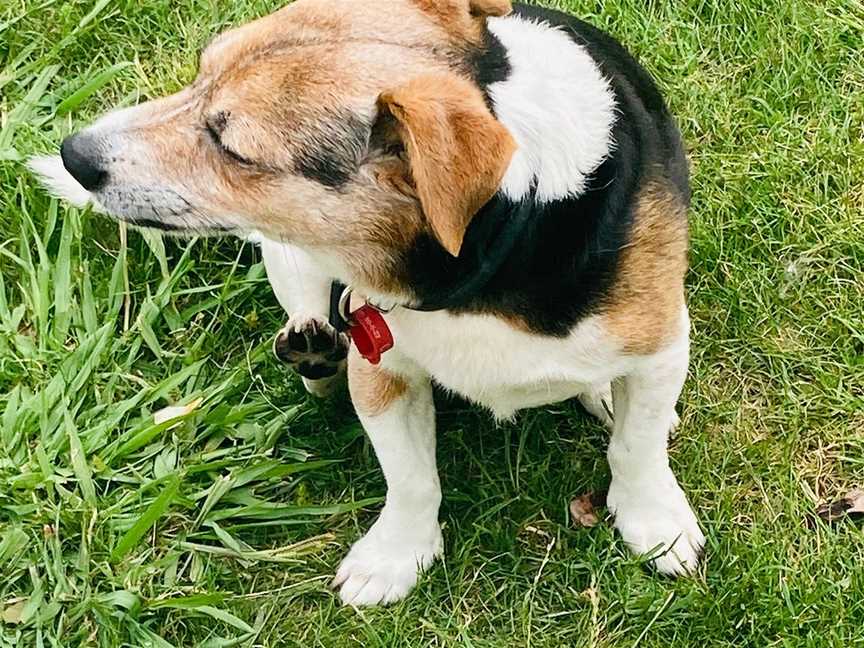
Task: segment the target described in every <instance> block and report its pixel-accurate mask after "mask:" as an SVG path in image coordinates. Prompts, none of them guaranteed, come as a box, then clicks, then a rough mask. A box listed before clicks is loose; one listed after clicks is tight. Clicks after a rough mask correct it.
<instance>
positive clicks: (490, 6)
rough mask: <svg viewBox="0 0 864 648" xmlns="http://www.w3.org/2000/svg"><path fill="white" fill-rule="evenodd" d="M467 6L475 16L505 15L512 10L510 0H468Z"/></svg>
mask: <svg viewBox="0 0 864 648" xmlns="http://www.w3.org/2000/svg"><path fill="white" fill-rule="evenodd" d="M468 6H469V8H470V9H471V13H472V14H473V15H475V16H506V15H507V14H510V13H512V12H513V3H512V2H510V0H469V2H468Z"/></svg>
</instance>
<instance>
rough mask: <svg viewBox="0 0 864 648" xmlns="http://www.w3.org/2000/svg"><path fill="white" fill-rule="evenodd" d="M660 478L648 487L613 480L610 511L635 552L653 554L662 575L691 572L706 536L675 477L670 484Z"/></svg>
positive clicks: (610, 492)
mask: <svg viewBox="0 0 864 648" xmlns="http://www.w3.org/2000/svg"><path fill="white" fill-rule="evenodd" d="M670 477H671V474H670ZM663 481H664V482H665V483H664V484H662V485H660V486H658V485H657V484H656V483H655V484H652V485H651V486H647V487H645V486H644V485H643V486H642V487H638V486H636V485H622V484H620V483H619V484H616V483H615V482H614V481H613V483H612V486H611V487H610V489H609V496H608V505H609V510H610V511H611V512H612V513H613V514H614V516H615V528H617V529H618V531H619V532H620V533H621V537H622V538H623V539H624V542H626V543H627V546H629V547H630V549H631V550H632V551H633V552H634V553H636V554H638V555H643V554H650V555H651V556H654V558H653V559H652V563H653V564H654V566H655V567H656V568H657V570H658V571H660V572H661V573H663V574H669V575H672V576H679V575H683V574H690V573H693V572H694V571H695V570H696V568H697V567H698V565H699V559H700V556H701V554H702V550H703V548H704V546H705V535H704V534H703V533H702V530H701V529H700V528H699V522H698V521H697V520H696V516H695V515H694V514H693V511H692V509H691V508H690V505H689V504H688V503H687V498H686V497H685V496H684V492H683V491H682V490H681V488H680V487H679V486H678V484H677V483H676V482H675V481H674V477H672V483H671V484H670V483H669V482H668V481H667V480H663Z"/></svg>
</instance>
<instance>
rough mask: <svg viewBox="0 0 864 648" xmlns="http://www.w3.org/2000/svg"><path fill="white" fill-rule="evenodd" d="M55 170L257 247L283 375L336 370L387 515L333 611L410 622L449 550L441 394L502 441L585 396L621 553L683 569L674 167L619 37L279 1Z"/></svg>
mask: <svg viewBox="0 0 864 648" xmlns="http://www.w3.org/2000/svg"><path fill="white" fill-rule="evenodd" d="M61 153H62V156H61V157H56V158H42V159H38V160H34V161H33V163H32V165H33V167H34V169H36V170H37V172H39V173H40V174H41V175H42V176H43V177H44V179H45V182H46V184H47V185H48V186H49V187H51V188H53V190H55V191H56V192H57V193H58V194H59V195H61V196H64V197H66V198H68V199H69V200H71V201H73V202H77V203H87V202H90V203H92V204H93V205H94V206H95V207H96V208H97V209H99V210H101V211H103V212H106V213H108V214H110V215H112V216H114V217H116V218H118V219H120V220H123V221H125V222H127V223H131V224H132V225H138V226H142V227H152V228H158V229H160V230H164V231H173V232H181V233H182V232H192V233H196V234H201V233H205V234H226V233H231V234H236V235H241V236H248V235H250V234H252V233H257V236H258V237H259V240H260V242H261V245H262V249H263V255H264V259H265V262H266V265H267V270H268V275H269V277H270V281H271V283H272V284H273V288H274V290H275V292H276V295H277V297H278V298H279V301H280V302H281V303H282V305H283V306H284V308H285V309H286V311H287V312H288V313H289V315H290V319H289V320H288V325H287V327H286V329H285V330H284V331H283V332H282V333H281V334H280V336H279V337H278V339H277V342H276V347H277V352H278V353H279V354H280V355H281V356H282V357H283V358H286V359H287V360H289V361H290V362H292V363H294V365H295V368H296V369H297V370H298V371H299V372H300V373H301V374H303V375H304V378H305V382H306V385H307V387H308V388H309V389H310V391H313V392H323V391H326V389H327V388H328V387H329V384H330V383H331V382H332V381H333V380H335V379H336V378H338V375H337V374H338V372H339V371H340V370H341V368H342V367H343V366H344V365H346V364H347V373H348V382H349V387H350V393H351V398H352V400H353V402H354V405H355V407H356V410H357V413H358V414H359V416H360V420H361V421H362V423H363V426H364V428H365V430H366V432H367V433H368V435H369V438H370V440H371V442H372V444H373V446H374V448H375V452H376V455H377V457H378V460H379V461H380V464H381V468H382V469H383V471H384V477H385V478H386V481H387V498H386V503H385V505H384V507H383V509H382V511H381V514H380V516H379V517H378V519H377V521H376V522H375V523H374V524H373V525H372V527H371V528H370V529H369V531H368V532H367V533H366V535H365V536H364V537H363V538H361V539H360V540H359V541H358V542H357V543H356V544H355V545H354V546H353V548H352V549H351V551H350V552H349V553H348V555H347V557H346V558H345V559H344V561H343V562H342V564H341V566H340V567H339V570H338V573H337V574H336V578H335V581H334V585H335V586H337V587H338V588H339V593H340V596H341V598H342V600H343V601H345V602H346V603H349V604H355V605H361V604H376V603H389V602H392V601H396V600H399V599H401V598H403V597H404V596H406V595H407V594H408V592H409V591H410V590H411V588H412V587H413V586H414V584H415V583H416V581H417V575H418V572H419V571H421V570H423V569H425V568H427V567H429V565H431V564H432V562H433V561H434V560H435V558H436V557H437V556H439V555H440V554H441V552H442V550H443V541H442V535H441V529H440V526H439V523H438V508H439V504H440V501H441V488H440V484H439V480H438V474H437V470H436V465H435V407H434V404H433V398H432V385H433V383H437V384H438V385H440V386H441V387H443V388H444V389H447V390H450V391H452V392H455V393H457V394H460V395H461V396H463V397H465V398H467V399H469V400H471V401H473V402H474V403H477V404H479V405H482V406H484V407H485V408H487V409H488V410H489V411H490V412H491V413H492V414H493V415H494V416H495V417H496V418H498V419H508V418H510V417H512V416H513V415H514V414H515V413H516V412H518V411H519V410H521V409H523V408H527V407H534V406H539V405H544V404H548V403H555V402H560V401H564V400H567V399H570V398H574V397H576V398H579V399H580V401H581V402H582V404H583V405H584V406H585V408H586V409H587V410H588V411H589V412H590V413H592V414H594V415H595V416H597V417H598V418H599V419H600V420H601V421H603V422H604V423H605V424H606V425H607V426H608V427H609V428H610V430H611V441H610V443H609V451H608V458H609V464H610V467H611V472H612V483H611V486H610V489H609V495H608V505H609V509H610V511H611V512H612V513H613V514H614V520H615V526H616V528H617V529H618V531H619V532H620V533H621V536H622V537H623V539H624V541H625V542H626V543H627V545H629V547H630V548H631V549H632V550H633V551H634V552H636V553H646V552H654V553H653V555H655V556H656V557H655V558H654V564H655V565H656V568H657V569H658V570H659V571H660V572H663V573H666V574H683V573H687V572H691V571H693V570H694V569H695V568H696V567H697V563H698V560H699V555H700V552H701V550H702V547H703V544H704V542H705V540H704V537H703V535H702V532H701V531H700V528H699V524H698V522H697V520H696V517H695V516H694V514H693V511H692V510H691V508H690V506H689V504H688V502H687V498H686V497H685V495H684V492H683V491H682V490H681V488H680V487H679V485H678V482H677V481H676V479H675V476H674V475H673V474H672V471H671V470H670V467H669V460H668V456H667V450H666V448H667V440H668V437H669V433H670V430H671V429H672V428H673V427H674V426H675V425H676V424H677V416H676V413H675V406H676V401H677V400H678V396H679V394H680V392H681V387H682V384H683V382H684V379H685V376H686V374H687V365H688V329H689V325H688V317H687V307H686V305H685V301H684V274H685V271H686V267H687V214H686V212H687V207H688V202H689V188H688V168H687V162H686V158H685V154H684V151H683V147H682V144H681V138H680V136H679V132H678V129H677V128H676V125H675V123H674V121H673V119H672V117H671V116H670V114H669V112H668V110H667V108H666V106H665V104H664V102H663V99H662V98H661V96H660V93H659V92H658V90H657V88H656V87H655V85H654V83H653V82H652V80H651V79H650V78H649V76H648V74H647V73H646V72H645V70H643V69H642V68H641V67H640V66H639V65H638V64H637V63H636V62H635V61H634V60H633V58H631V57H630V56H629V55H628V54H627V52H625V50H624V49H623V48H622V47H621V46H620V45H619V44H618V43H617V42H616V41H615V40H613V39H612V38H611V37H609V36H607V35H605V34H604V33H602V32H600V31H598V30H597V29H595V28H593V27H591V26H589V25H587V24H585V23H584V22H581V21H579V20H577V19H575V18H572V17H570V16H567V15H564V14H561V13H557V12H554V11H548V10H544V9H540V8H537V7H531V6H525V5H519V4H517V5H512V6H511V3H510V2H509V1H508V0H297V2H294V3H292V4H290V5H288V6H287V7H285V8H284V9H282V10H280V11H277V12H276V13H274V14H272V15H270V16H268V17H265V18H262V19H260V20H257V21H255V22H253V23H251V24H249V25H246V26H244V27H241V28H239V29H234V30H231V31H229V32H227V33H225V34H223V35H222V36H219V37H218V38H216V39H215V40H214V41H213V42H212V43H211V44H210V45H209V46H208V47H207V48H206V51H205V52H204V54H203V56H202V57H201V65H200V73H199V74H198V77H197V78H196V79H195V81H194V82H193V83H192V84H191V85H189V86H188V87H187V88H185V89H183V90H181V91H180V92H178V93H177V94H174V95H172V96H169V97H166V98H163V99H159V100H156V101H151V102H148V103H145V104H143V105H140V106H137V107H134V108H130V109H126V110H121V111H118V112H114V113H112V114H109V115H107V116H106V117H104V118H103V119H101V120H99V121H98V122H96V123H95V124H93V125H92V126H90V127H89V128H86V129H85V130H83V131H81V132H80V133H78V134H77V135H75V136H73V137H70V138H69V139H67V140H66V141H65V142H64V143H63V147H62V151H61ZM334 282H338V283H339V284H342V285H344V286H350V288H346V289H345V290H344V291H342V290H337V291H335V292H334V291H332V290H331V289H332V286H333V285H334ZM337 285H338V284H337ZM331 293H333V294H331ZM331 302H338V303H337V304H336V305H335V306H334V305H333V303H331ZM334 311H335V312H337V313H341V316H340V317H337V318H335V321H334V318H333V317H331V313H333V312H334ZM360 319H363V321H362V322H361V321H359V320H360ZM342 320H347V321H348V324H349V325H350V326H351V327H352V328H351V329H350V331H351V333H352V335H354V336H355V344H352V345H350V350H349V344H348V336H347V335H345V334H343V333H342V332H340V330H339V327H338V326H334V324H337V325H338V324H339V323H341V321H342ZM357 336H359V337H361V338H363V339H362V341H361V340H360V339H358V337H357ZM391 338H392V348H390V349H389V350H388V347H389V346H391V344H390V342H391ZM358 346H359V347H360V351H362V352H363V353H362V354H361V353H360V351H358ZM363 356H366V357H363ZM346 357H347V359H346ZM367 358H368V359H367ZM376 362H377V364H375V363H376Z"/></svg>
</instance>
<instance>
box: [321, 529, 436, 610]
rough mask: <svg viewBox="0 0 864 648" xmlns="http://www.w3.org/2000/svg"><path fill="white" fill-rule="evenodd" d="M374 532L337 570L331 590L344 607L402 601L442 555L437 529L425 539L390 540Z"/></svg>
mask: <svg viewBox="0 0 864 648" xmlns="http://www.w3.org/2000/svg"><path fill="white" fill-rule="evenodd" d="M387 535H390V534H386V533H383V532H382V531H381V529H376V527H375V526H373V527H372V529H370V530H369V533H367V534H366V535H365V536H364V537H363V538H361V539H360V540H358V541H357V542H356V543H355V544H354V546H353V547H352V548H351V551H350V552H348V555H347V556H346V557H345V560H343V561H342V564H341V565H340V566H339V570H338V571H337V572H336V577H335V578H334V579H333V587H338V588H339V598H341V599H342V602H343V603H344V604H345V605H354V606H368V605H379V604H384V605H386V604H388V603H394V602H396V601H400V600H402V599H403V598H405V597H406V596H407V595H408V593H409V592H410V591H411V590H412V589H413V588H414V585H415V584H416V583H417V577H418V575H419V573H420V572H422V571H424V570H425V569H427V568H428V567H429V566H430V565H431V564H432V563H433V562H434V560H435V558H437V557H438V556H439V555H440V554H441V551H442V548H443V541H442V538H441V530H440V527H438V526H437V525H436V528H435V529H434V530H431V531H430V532H429V533H428V534H426V536H425V537H416V536H415V537H414V538H410V539H409V538H407V537H404V538H401V539H397V538H393V539H392V540H390V541H386V540H385V539H384V537H386V536H387Z"/></svg>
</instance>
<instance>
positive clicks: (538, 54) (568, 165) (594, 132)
mask: <svg viewBox="0 0 864 648" xmlns="http://www.w3.org/2000/svg"><path fill="white" fill-rule="evenodd" d="M488 24H489V30H490V31H491V32H492V33H493V34H495V36H497V37H498V39H499V40H500V41H501V43H502V44H503V45H504V47H505V48H506V50H507V58H508V60H509V62H510V66H511V74H510V76H509V77H508V78H507V79H506V80H504V81H501V82H499V83H495V84H492V85H491V86H489V96H490V97H491V99H492V102H493V104H494V106H495V113H496V115H497V117H498V119H499V120H500V121H501V122H502V123H503V124H504V125H505V126H506V127H507V129H508V130H509V131H510V133H511V134H512V135H513V138H514V139H515V140H516V143H517V144H518V145H519V148H518V150H517V151H516V154H515V155H514V156H513V160H512V162H511V164H510V167H509V168H508V170H507V173H506V175H505V176H504V181H503V183H502V185H501V189H502V190H503V191H504V193H505V194H506V195H507V196H508V197H509V198H511V199H513V200H518V199H519V198H521V197H522V196H524V195H525V194H526V193H527V192H528V191H529V190H530V188H531V185H532V183H533V182H534V181H535V180H536V182H537V199H538V200H540V201H551V200H555V199H559V198H564V197H566V196H570V195H579V194H581V193H582V192H583V191H584V190H585V182H586V179H587V178H588V176H589V175H590V174H591V173H592V172H593V171H595V170H596V169H597V167H598V166H600V164H601V163H602V162H603V160H604V159H605V158H606V157H607V156H608V155H609V153H610V151H611V150H612V148H613V146H614V142H613V141H612V126H613V124H614V123H615V98H614V95H613V93H612V90H611V88H610V87H609V82H608V81H607V80H606V79H605V78H604V77H603V74H602V73H601V72H600V69H599V68H598V67H597V64H596V63H595V62H594V60H593V59H592V58H591V57H590V56H589V54H588V53H587V52H586V51H585V49H584V48H583V47H581V46H580V45H578V44H577V43H575V42H574V41H573V39H572V38H570V37H569V36H568V35H567V34H566V33H565V32H564V31H563V30H561V29H558V28H556V27H552V26H550V25H549V24H547V23H543V22H540V23H538V22H534V21H531V20H526V19H523V18H520V17H518V16H507V17H504V18H490V19H489V21H488Z"/></svg>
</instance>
